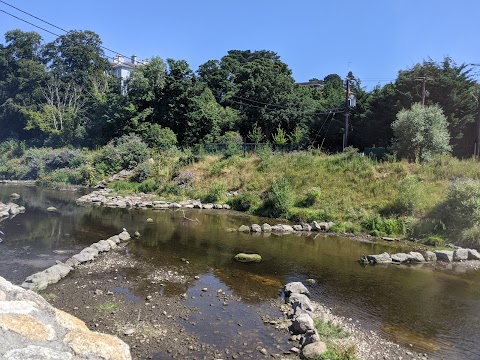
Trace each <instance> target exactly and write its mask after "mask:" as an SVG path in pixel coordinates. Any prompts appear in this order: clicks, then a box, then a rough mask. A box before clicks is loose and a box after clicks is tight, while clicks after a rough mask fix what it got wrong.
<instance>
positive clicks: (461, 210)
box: [441, 180, 480, 232]
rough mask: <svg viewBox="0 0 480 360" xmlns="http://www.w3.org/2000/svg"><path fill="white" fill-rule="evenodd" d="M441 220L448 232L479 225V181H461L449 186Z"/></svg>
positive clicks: (442, 207)
mask: <svg viewBox="0 0 480 360" xmlns="http://www.w3.org/2000/svg"><path fill="white" fill-rule="evenodd" d="M441 218H442V220H443V222H444V223H445V225H446V227H447V231H450V232H451V231H454V230H455V229H460V230H463V229H468V228H471V227H473V226H477V225H480V181H478V180H463V181H458V182H456V183H454V184H453V185H452V186H450V188H449V190H448V193H447V198H446V200H445V201H444V203H443V204H442V206H441Z"/></svg>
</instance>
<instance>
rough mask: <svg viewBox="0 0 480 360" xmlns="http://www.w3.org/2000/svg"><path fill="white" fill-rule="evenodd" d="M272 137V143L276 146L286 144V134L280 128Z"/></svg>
mask: <svg viewBox="0 0 480 360" xmlns="http://www.w3.org/2000/svg"><path fill="white" fill-rule="evenodd" d="M272 137H273V142H274V143H275V144H277V145H286V144H287V134H286V133H285V131H284V130H283V129H282V128H281V127H280V126H279V127H278V128H277V132H276V133H275V134H273V136H272Z"/></svg>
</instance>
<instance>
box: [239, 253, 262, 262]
mask: <svg viewBox="0 0 480 360" xmlns="http://www.w3.org/2000/svg"><path fill="white" fill-rule="evenodd" d="M234 259H235V260H237V261H240V262H244V263H249V262H260V261H262V257H261V256H260V255H258V254H246V253H239V254H237V255H235V258H234Z"/></svg>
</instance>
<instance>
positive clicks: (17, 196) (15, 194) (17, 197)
mask: <svg viewBox="0 0 480 360" xmlns="http://www.w3.org/2000/svg"><path fill="white" fill-rule="evenodd" d="M10 198H11V199H20V195H19V194H17V193H11V194H10Z"/></svg>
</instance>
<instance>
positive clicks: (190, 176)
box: [174, 171, 195, 188]
mask: <svg viewBox="0 0 480 360" xmlns="http://www.w3.org/2000/svg"><path fill="white" fill-rule="evenodd" d="M193 180H195V174H194V173H192V172H191V171H185V172H183V173H181V174H180V175H178V176H177V177H176V178H175V179H174V183H175V185H177V186H179V187H181V188H188V187H190V185H191V184H192V182H193Z"/></svg>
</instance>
